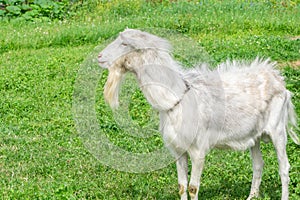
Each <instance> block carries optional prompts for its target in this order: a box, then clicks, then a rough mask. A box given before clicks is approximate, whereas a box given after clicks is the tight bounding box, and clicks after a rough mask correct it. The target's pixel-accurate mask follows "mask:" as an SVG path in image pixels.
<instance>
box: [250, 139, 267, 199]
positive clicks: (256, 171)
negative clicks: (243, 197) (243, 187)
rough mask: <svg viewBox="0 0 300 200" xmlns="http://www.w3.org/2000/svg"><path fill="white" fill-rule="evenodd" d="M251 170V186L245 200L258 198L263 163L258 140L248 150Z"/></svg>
mask: <svg viewBox="0 0 300 200" xmlns="http://www.w3.org/2000/svg"><path fill="white" fill-rule="evenodd" d="M250 153H251V158H252V168H253V178H252V184H251V190H250V195H249V197H248V198H247V200H250V199H252V198H254V197H258V196H259V186H260V183H261V178H262V171H263V166H264V161H263V158H262V154H261V151H260V141H259V140H258V141H257V142H256V143H255V145H254V146H253V147H251V148H250Z"/></svg>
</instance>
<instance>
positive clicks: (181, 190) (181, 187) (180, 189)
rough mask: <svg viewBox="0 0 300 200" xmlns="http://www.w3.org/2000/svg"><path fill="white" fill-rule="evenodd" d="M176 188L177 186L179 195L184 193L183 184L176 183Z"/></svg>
mask: <svg viewBox="0 0 300 200" xmlns="http://www.w3.org/2000/svg"><path fill="white" fill-rule="evenodd" d="M178 188H179V195H180V196H181V195H183V193H184V186H183V185H181V184H179V185H178Z"/></svg>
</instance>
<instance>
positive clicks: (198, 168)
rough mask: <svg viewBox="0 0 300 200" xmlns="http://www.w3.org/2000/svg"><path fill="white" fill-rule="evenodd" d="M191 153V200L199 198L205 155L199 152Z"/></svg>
mask: <svg viewBox="0 0 300 200" xmlns="http://www.w3.org/2000/svg"><path fill="white" fill-rule="evenodd" d="M189 153H190V157H191V161H192V172H191V180H190V184H189V189H188V190H189V195H190V197H191V200H198V193H199V187H200V177H201V174H202V170H203V167H204V162H205V156H204V155H202V154H200V153H198V152H189Z"/></svg>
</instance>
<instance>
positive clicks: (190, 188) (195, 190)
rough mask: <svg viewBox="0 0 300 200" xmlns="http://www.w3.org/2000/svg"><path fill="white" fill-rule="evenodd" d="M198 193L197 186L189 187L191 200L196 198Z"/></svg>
mask: <svg viewBox="0 0 300 200" xmlns="http://www.w3.org/2000/svg"><path fill="white" fill-rule="evenodd" d="M196 193H197V187H196V186H193V185H190V186H189V194H190V197H191V198H194V197H195V196H196Z"/></svg>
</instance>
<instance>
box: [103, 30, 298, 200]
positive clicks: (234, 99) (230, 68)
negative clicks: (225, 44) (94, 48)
mask: <svg viewBox="0 0 300 200" xmlns="http://www.w3.org/2000/svg"><path fill="white" fill-rule="evenodd" d="M170 49H171V45H170V44H169V43H168V41H166V40H164V39H162V38H159V37H157V36H155V35H151V34H149V33H146V32H142V31H139V30H133V29H126V30H125V31H124V32H121V33H120V34H119V37H117V39H116V40H115V41H114V42H112V43H111V44H110V45H108V46H107V47H106V48H105V49H104V50H103V51H102V52H101V53H100V54H99V56H98V61H99V64H100V65H101V66H102V67H104V68H107V69H108V70H109V76H108V79H107V82H106V85H105V89H104V96H105V98H106V100H107V101H108V102H109V104H110V105H111V106H112V107H116V106H118V92H119V87H120V81H121V79H122V77H123V75H124V74H125V73H126V72H127V71H129V72H132V73H134V74H135V76H136V78H137V80H138V82H139V85H140V88H141V90H142V91H143V93H144V95H145V97H146V98H147V100H148V101H149V103H150V104H151V105H152V106H153V107H154V108H156V109H158V110H159V111H160V129H161V132H162V136H163V139H164V142H165V145H166V146H167V148H168V149H169V150H170V151H171V153H172V154H173V155H174V156H175V157H176V158H178V159H177V161H176V165H177V173H178V183H179V194H180V196H181V199H182V200H183V199H187V192H186V190H188V192H189V194H190V197H191V198H192V199H194V200H196V199H198V191H199V185H200V176H201V173H202V169H203V166H204V158H205V155H206V154H207V153H208V151H209V150H210V149H212V148H222V149H224V148H230V149H234V150H245V149H247V148H250V151H251V156H252V162H253V179H252V185H251V191H250V195H249V197H248V199H251V198H253V197H257V196H258V195H259V186H260V183H261V177H262V169H263V159H262V155H261V151H260V140H261V139H262V140H263V141H268V140H271V141H272V142H273V144H274V146H275V149H276V153H277V157H278V163H279V172H280V176H281V183H282V197H281V199H282V200H287V199H288V195H289V194H288V183H289V167H290V166H289V162H288V158H287V154H286V143H287V134H286V128H287V125H288V122H290V124H291V125H293V126H296V115H295V112H294V108H293V105H292V102H291V94H290V92H289V91H288V90H287V89H286V88H285V83H284V81H283V78H282V77H281V76H280V75H279V72H278V71H277V70H275V69H274V65H275V64H274V63H270V62H269V60H260V59H256V60H255V61H253V62H252V63H249V64H246V63H243V62H226V63H223V64H220V65H219V66H218V67H217V69H216V70H213V71H211V70H208V69H207V67H206V65H204V64H203V65H202V66H200V67H198V68H195V69H190V70H187V69H186V70H184V69H183V68H182V67H181V66H180V64H179V63H177V62H176V61H174V60H173V58H172V56H171V55H170ZM289 133H290V136H291V138H292V139H293V141H294V142H295V143H297V144H299V139H298V137H297V135H296V134H295V133H294V132H292V131H289ZM187 155H189V156H190V158H191V162H192V171H191V179H190V182H189V186H188V169H187V166H188V161H187Z"/></svg>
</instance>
